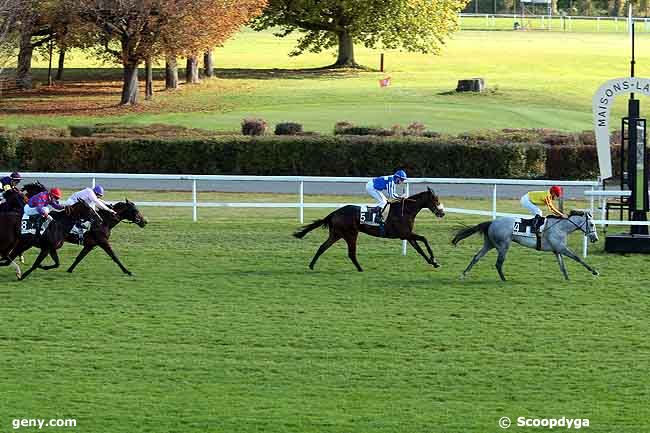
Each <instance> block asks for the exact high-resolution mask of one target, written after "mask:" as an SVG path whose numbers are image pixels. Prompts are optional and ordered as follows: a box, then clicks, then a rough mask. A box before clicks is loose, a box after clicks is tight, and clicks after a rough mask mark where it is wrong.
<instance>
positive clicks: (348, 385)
mask: <svg viewBox="0 0 650 433" xmlns="http://www.w3.org/2000/svg"><path fill="white" fill-rule="evenodd" d="M135 194H136V195H137V194H139V193H135ZM119 196H120V195H117V194H116V197H119ZM163 196H164V197H166V198H168V199H169V198H174V199H178V198H180V196H179V195H173V196H172V195H165V194H163V195H155V196H154V197H155V198H156V199H160V198H161V197H163ZM109 198H112V197H109ZM135 198H137V197H135ZM258 198H262V197H258ZM181 199H182V198H181ZM241 199H242V200H244V199H245V200H250V199H251V197H241ZM327 199H328V200H330V199H331V198H327ZM342 200H344V198H342ZM445 204H446V205H447V206H452V205H455V206H460V205H462V204H463V202H461V201H460V200H454V199H448V200H445ZM464 204H465V206H466V207H479V208H481V207H488V205H487V203H485V202H479V201H471V202H464ZM503 206H504V208H514V207H515V203H514V202H504V204H503ZM142 210H143V212H144V213H145V215H146V216H147V217H148V218H149V220H150V224H149V225H148V226H147V227H146V228H145V229H139V228H137V227H135V226H131V225H124V226H119V227H118V228H117V229H116V230H115V232H114V238H113V244H114V246H115V248H116V250H117V251H118V254H119V255H120V256H121V258H122V259H123V261H124V262H125V263H126V265H127V266H128V267H130V268H131V269H132V270H133V271H134V272H135V274H136V276H135V277H134V278H128V277H125V276H123V275H121V274H120V271H119V269H117V267H115V266H114V265H113V264H112V263H110V261H109V259H108V258H107V257H105V256H104V255H103V253H100V252H93V253H92V254H91V255H90V256H89V257H88V258H87V259H86V261H84V262H83V263H82V264H81V265H80V267H79V268H78V270H77V272H75V274H73V275H68V274H67V273H65V272H64V271H63V270H55V271H49V272H42V271H39V272H36V273H34V274H33V275H32V276H31V277H30V279H28V280H27V281H25V282H15V281H13V275H12V273H11V272H10V271H9V270H8V269H5V270H4V271H3V272H2V273H1V274H0V279H2V280H3V283H2V284H1V285H0V296H1V297H2V303H0V317H2V323H3V326H2V327H0V365H2V368H1V369H0V384H1V385H0V391H1V392H0V395H1V396H2V404H1V405H0V425H2V427H3V429H4V430H6V431H9V430H10V428H11V427H10V425H11V420H12V419H14V418H76V419H77V421H78V426H77V428H76V429H64V428H60V429H56V431H60V432H65V431H74V432H93V433H99V432H111V433H114V432H129V433H134V432H180V431H182V432H229V433H230V432H262V431H263V432H300V433H304V432H319V433H320V432H336V433H339V432H396V433H404V432H441V433H442V432H444V433H450V432H464V433H466V432H476V433H484V432H497V431H500V429H499V428H498V427H497V420H498V419H499V418H500V417H502V416H510V417H511V418H513V419H514V418H516V417H517V416H527V417H561V416H566V417H571V418H589V419H590V422H591V425H590V427H589V431H591V432H613V431H616V432H617V433H621V432H623V433H626V432H629V433H638V432H642V431H646V430H647V427H648V424H647V420H648V419H649V417H650V411H649V409H648V405H647V401H648V399H649V398H650V385H649V382H648V374H647V373H648V364H647V359H648V356H649V355H650V346H649V345H648V342H647V338H646V336H647V333H648V325H647V317H648V314H650V311H649V308H648V305H649V302H648V301H649V299H648V293H647V290H646V284H645V283H646V281H647V279H648V277H649V274H648V269H647V267H646V266H645V264H646V262H647V259H646V257H644V256H630V257H622V256H610V255H604V254H602V253H599V252H594V253H592V255H591V256H590V257H589V262H590V263H592V264H593V265H594V266H595V267H597V268H598V269H599V270H600V271H601V273H602V276H601V277H599V278H594V277H592V276H591V275H590V274H588V273H587V272H586V271H584V270H583V269H581V268H580V267H579V266H578V265H577V264H574V263H569V264H568V267H569V272H570V275H571V277H572V278H573V279H572V281H570V282H564V281H563V280H562V278H561V274H560V272H559V270H558V268H557V264H556V263H555V260H554V258H553V256H552V255H549V254H542V253H537V252H535V251H532V250H525V249H523V248H521V247H517V246H515V247H513V248H512V250H511V252H510V255H509V257H508V260H507V262H506V266H505V271H506V275H507V276H508V277H509V278H510V281H509V282H507V283H501V282H499V281H498V280H497V274H496V272H495V271H494V268H493V264H494V260H495V255H494V253H491V254H489V255H488V256H487V257H486V258H485V259H484V261H482V262H481V263H479V264H478V265H477V267H475V269H474V270H473V272H472V273H471V275H470V277H469V278H468V279H467V280H465V281H459V280H458V275H459V274H460V272H461V271H462V269H463V268H464V267H465V266H466V265H467V263H468V262H469V260H470V259H471V257H472V255H473V254H474V252H475V251H476V250H477V249H478V248H479V247H480V245H481V241H480V239H479V238H476V237H475V238H470V239H468V240H466V241H465V242H464V243H462V244H461V245H460V246H459V247H457V248H453V247H451V246H450V245H449V239H450V237H451V235H452V233H453V230H454V229H455V228H456V227H458V226H459V225H460V224H461V223H465V224H472V223H476V222H478V221H480V219H476V218H470V217H467V216H462V215H451V214H450V215H447V216H446V217H445V218H444V219H442V220H437V219H435V218H434V217H433V216H432V215H431V214H430V213H428V212H427V213H423V214H421V215H420V217H419V218H418V221H417V231H418V232H419V233H421V234H423V235H425V236H427V237H428V238H429V240H430V241H431V242H432V245H433V248H434V250H435V253H436V255H437V256H438V257H439V259H440V261H441V263H442V267H441V268H440V269H438V270H434V269H433V268H431V267H430V266H428V265H426V264H425V262H424V261H423V260H422V259H421V258H420V257H418V256H417V255H416V254H415V253H414V252H413V251H412V250H410V251H409V253H408V255H407V256H406V257H402V256H401V255H400V254H399V251H400V246H399V242H396V241H388V240H381V239H374V238H370V237H367V236H362V237H361V238H360V242H359V260H360V262H361V264H362V266H364V268H365V272H364V273H358V272H356V271H354V269H353V266H352V264H351V263H350V262H349V261H348V259H347V257H346V250H345V248H344V246H343V245H342V244H337V245H335V246H334V247H333V248H332V249H331V250H330V251H328V252H327V253H326V254H325V255H324V256H322V258H321V260H320V261H319V263H318V264H317V267H316V270H315V271H313V272H312V271H309V270H308V268H307V264H308V262H309V260H310V259H311V257H312V255H313V253H314V251H315V250H316V248H317V247H318V245H319V244H320V243H321V242H322V241H323V240H324V238H325V232H324V231H321V230H318V231H315V232H313V233H311V234H310V235H308V237H307V238H305V239H304V240H297V239H294V238H292V237H291V232H292V231H293V230H295V229H296V228H297V227H298V225H299V224H298V223H297V221H296V214H295V211H293V210H271V209H261V210H240V209H231V210H226V209H214V210H212V209H211V210H201V213H200V220H199V222H198V223H197V224H193V223H191V221H190V212H189V210H188V209H157V208H144V209H142ZM326 212H327V211H324V210H308V211H307V215H306V216H307V219H308V220H310V219H313V218H317V217H321V216H323V215H324V214H325V213H326ZM580 242H581V238H580V236H577V235H574V236H573V238H572V245H573V246H574V247H575V248H576V249H579V245H580ZM601 242H602V241H601ZM601 247H602V245H601ZM76 252H77V248H76V247H74V246H72V245H66V246H65V247H64V248H63V254H62V257H63V262H64V264H66V265H67V264H69V263H70V262H71V260H72V258H73V257H74V255H75V254H76ZM32 257H33V254H32V255H30V256H28V261H29V260H30V259H31V258H32ZM52 430H54V429H52ZM511 430H513V431H518V430H519V429H518V428H516V427H512V428H511Z"/></svg>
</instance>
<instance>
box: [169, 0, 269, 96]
mask: <svg viewBox="0 0 650 433" xmlns="http://www.w3.org/2000/svg"><path fill="white" fill-rule="evenodd" d="M266 3H267V2H266V0H192V1H190V2H189V4H187V5H186V6H185V8H183V10H179V11H178V13H177V14H176V15H175V16H174V18H173V19H172V20H171V23H170V26H169V27H168V28H167V29H166V31H165V34H164V35H163V38H162V41H161V48H160V50H161V51H163V52H164V53H166V55H167V59H168V61H167V63H168V64H169V65H174V64H175V60H174V59H175V58H176V57H178V56H184V57H186V58H187V63H186V65H187V69H186V81H187V82H188V83H197V82H198V81H199V55H200V54H203V58H204V63H205V64H206V75H208V76H210V73H211V71H212V55H211V50H212V49H213V48H214V47H216V46H220V45H221V44H223V42H224V41H225V40H227V39H228V38H229V37H230V36H232V35H233V34H234V33H235V32H237V31H238V30H239V29H240V28H241V26H242V25H244V24H245V23H247V22H248V21H250V20H251V19H252V18H253V17H256V16H258V15H260V14H261V13H262V10H263V8H264V7H265V6H266ZM208 53H210V54H209V55H208ZM166 71H167V73H169V74H172V76H171V77H169V78H168V79H166V82H168V83H173V82H174V77H173V74H176V75H178V72H177V70H175V68H166ZM176 81H177V80H176ZM168 88H170V87H168Z"/></svg>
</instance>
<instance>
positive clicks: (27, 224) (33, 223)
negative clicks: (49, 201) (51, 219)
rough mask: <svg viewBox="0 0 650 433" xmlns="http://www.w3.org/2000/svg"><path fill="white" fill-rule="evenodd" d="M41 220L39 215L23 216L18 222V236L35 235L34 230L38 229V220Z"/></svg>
mask: <svg viewBox="0 0 650 433" xmlns="http://www.w3.org/2000/svg"><path fill="white" fill-rule="evenodd" d="M40 218H41V216H40V215H31V216H30V215H23V217H22V219H21V220H20V234H21V235H36V229H37V228H38V220H39V219H40Z"/></svg>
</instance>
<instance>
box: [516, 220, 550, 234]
mask: <svg viewBox="0 0 650 433" xmlns="http://www.w3.org/2000/svg"><path fill="white" fill-rule="evenodd" d="M536 221H537V220H536V219H535V218H530V219H524V218H517V219H515V224H514V225H513V227H512V234H513V235H517V236H526V237H531V238H534V237H536V236H537V235H536V234H535V222H536ZM545 225H546V218H544V220H543V222H542V224H541V226H540V227H539V230H540V231H542V230H544V226H545Z"/></svg>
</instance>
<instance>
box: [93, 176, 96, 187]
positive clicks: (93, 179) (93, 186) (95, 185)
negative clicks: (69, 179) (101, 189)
mask: <svg viewBox="0 0 650 433" xmlns="http://www.w3.org/2000/svg"><path fill="white" fill-rule="evenodd" d="M95 182H96V180H95V178H94V177H93V188H95V186H96V185H95Z"/></svg>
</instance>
